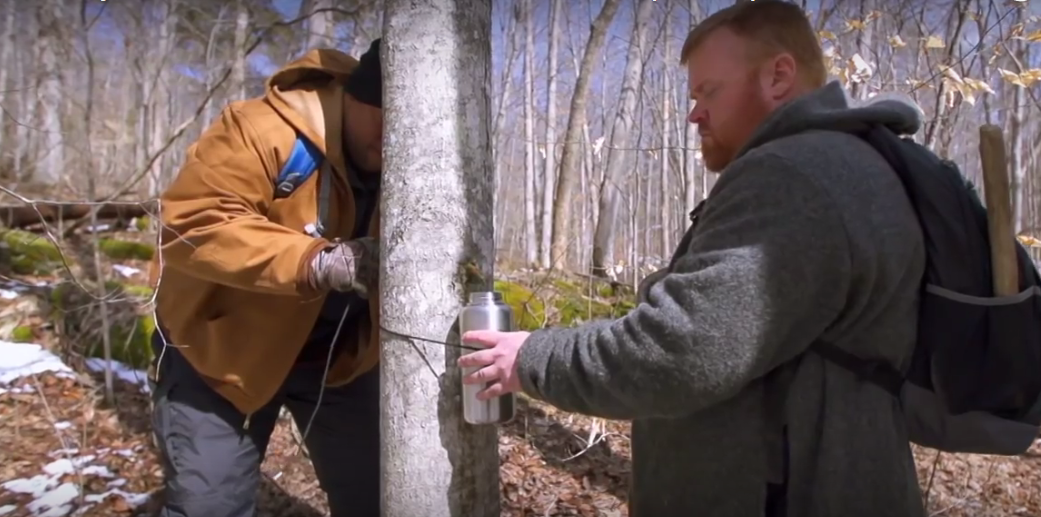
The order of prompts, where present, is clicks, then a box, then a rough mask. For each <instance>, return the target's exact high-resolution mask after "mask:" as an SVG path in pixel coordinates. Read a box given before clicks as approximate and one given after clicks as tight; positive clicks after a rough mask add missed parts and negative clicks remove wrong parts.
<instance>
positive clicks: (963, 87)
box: [940, 66, 994, 108]
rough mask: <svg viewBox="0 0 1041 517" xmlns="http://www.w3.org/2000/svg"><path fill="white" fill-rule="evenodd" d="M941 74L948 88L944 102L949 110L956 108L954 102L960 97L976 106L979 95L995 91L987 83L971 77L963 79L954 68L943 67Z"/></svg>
mask: <svg viewBox="0 0 1041 517" xmlns="http://www.w3.org/2000/svg"><path fill="white" fill-rule="evenodd" d="M940 73H941V74H942V76H943V79H942V80H943V83H944V85H946V86H947V90H946V92H945V95H944V96H945V99H944V102H945V103H946V105H947V107H948V108H949V107H952V106H954V101H955V100H957V97H958V96H959V95H960V96H961V98H962V100H964V101H965V102H967V103H969V104H970V105H973V106H974V105H975V104H976V95H977V94H980V93H994V90H993V89H992V88H991V87H990V85H989V84H987V82H986V81H981V80H979V79H973V78H971V77H962V76H961V75H960V74H958V72H957V71H956V70H954V68H952V67H949V66H941V67H940Z"/></svg>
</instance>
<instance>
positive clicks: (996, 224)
mask: <svg viewBox="0 0 1041 517" xmlns="http://www.w3.org/2000/svg"><path fill="white" fill-rule="evenodd" d="M980 161H981V164H982V166H983V194H984V198H985V199H986V202H987V225H988V230H989V233H990V262H991V271H992V274H993V277H994V295H995V296H1011V295H1014V294H1016V293H1018V292H1019V262H1018V260H1017V258H1016V245H1015V243H1016V233H1015V230H1014V229H1013V228H1014V226H1013V224H1012V203H1011V202H1010V201H1009V194H1010V193H1009V179H1008V172H1009V171H1008V160H1007V159H1006V158H1005V138H1004V137H1003V136H1002V134H1001V128H999V127H998V126H995V125H992V124H984V125H982V126H980Z"/></svg>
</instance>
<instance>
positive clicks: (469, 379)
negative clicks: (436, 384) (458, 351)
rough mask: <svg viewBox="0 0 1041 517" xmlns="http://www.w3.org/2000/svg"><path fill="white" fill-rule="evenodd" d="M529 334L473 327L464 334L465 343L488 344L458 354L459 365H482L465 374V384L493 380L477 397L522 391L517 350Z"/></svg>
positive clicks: (466, 366) (491, 396) (482, 397)
mask: <svg viewBox="0 0 1041 517" xmlns="http://www.w3.org/2000/svg"><path fill="white" fill-rule="evenodd" d="M529 335H530V333H528V332H498V331H494V330H474V331H470V332H467V333H465V334H463V338H462V341H463V343H465V344H468V345H481V346H484V347H487V349H485V350H479V351H477V352H473V353H470V354H467V355H464V356H462V357H460V358H459V366H462V367H464V368H480V370H477V371H476V372H474V373H471V374H470V375H467V376H466V377H464V378H463V383H464V384H487V383H492V384H491V385H490V386H488V387H487V388H485V389H484V390H481V391H480V392H478V394H477V398H478V400H488V399H491V398H495V397H499V396H502V395H506V394H508V393H514V392H518V391H521V383H520V377H518V376H517V354H518V353H519V352H520V349H521V347H522V346H524V342H525V341H527V339H528V336H529Z"/></svg>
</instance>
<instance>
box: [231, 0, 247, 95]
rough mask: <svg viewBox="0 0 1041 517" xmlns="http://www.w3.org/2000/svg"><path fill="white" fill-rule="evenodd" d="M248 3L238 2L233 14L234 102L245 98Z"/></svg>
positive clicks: (232, 74)
mask: <svg viewBox="0 0 1041 517" xmlns="http://www.w3.org/2000/svg"><path fill="white" fill-rule="evenodd" d="M249 18H250V13H249V3H247V2H246V0H239V1H238V6H237V10H236V13H235V39H234V43H233V44H234V45H235V48H234V49H233V50H232V52H234V56H235V58H234V59H235V61H234V63H233V65H232V72H231V88H230V89H229V90H230V91H232V92H235V96H236V100H238V99H245V98H246V36H247V35H248V34H249Z"/></svg>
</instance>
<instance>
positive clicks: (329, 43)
mask: <svg viewBox="0 0 1041 517" xmlns="http://www.w3.org/2000/svg"><path fill="white" fill-rule="evenodd" d="M331 7H333V0H311V10H310V12H311V13H313V14H311V17H310V18H308V20H307V28H308V34H307V49H305V51H306V50H313V49H316V48H334V47H336V38H335V36H336V19H335V18H334V17H333V12H332V11H321V12H318V11H319V10H320V9H329V8H331Z"/></svg>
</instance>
